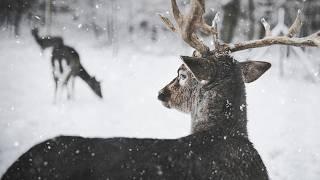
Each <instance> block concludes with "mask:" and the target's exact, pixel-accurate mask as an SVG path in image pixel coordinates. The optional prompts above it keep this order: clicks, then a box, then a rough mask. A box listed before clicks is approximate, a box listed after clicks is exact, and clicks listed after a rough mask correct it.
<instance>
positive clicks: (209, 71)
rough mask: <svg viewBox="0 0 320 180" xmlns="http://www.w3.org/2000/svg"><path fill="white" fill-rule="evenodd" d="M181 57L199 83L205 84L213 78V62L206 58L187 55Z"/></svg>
mask: <svg viewBox="0 0 320 180" xmlns="http://www.w3.org/2000/svg"><path fill="white" fill-rule="evenodd" d="M181 59H182V61H183V63H184V64H185V65H186V67H187V68H188V69H189V70H190V71H191V73H192V74H193V75H194V76H195V78H196V79H197V81H199V82H200V83H202V84H207V83H208V82H210V80H211V79H213V76H214V64H213V63H212V62H210V61H209V60H208V59H205V58H199V57H188V56H181Z"/></svg>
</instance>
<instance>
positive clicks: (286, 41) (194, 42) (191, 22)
mask: <svg viewBox="0 0 320 180" xmlns="http://www.w3.org/2000/svg"><path fill="white" fill-rule="evenodd" d="M171 4H172V13H173V16H174V19H175V21H176V22H177V26H178V27H177V28H176V27H175V26H174V25H173V23H172V22H170V20H169V19H168V18H166V17H164V16H162V15H160V17H161V19H162V21H163V22H164V24H165V25H166V26H167V27H168V28H169V29H170V30H172V31H173V32H177V33H179V34H180V35H181V37H182V39H183V40H184V41H185V42H186V43H188V44H189V45H190V46H191V47H193V48H194V49H196V50H197V51H198V53H200V55H201V56H202V57H206V56H208V55H211V54H225V53H229V52H236V51H241V50H245V49H252V48H258V47H265V46H271V45H275V44H280V45H289V46H299V47H302V46H310V47H320V31H318V32H317V33H314V34H312V35H310V36H306V37H302V38H297V37H294V36H295V35H296V34H297V33H298V32H299V31H300V29H301V26H302V13H301V11H300V10H299V11H298V15H297V18H296V19H295V21H294V23H293V24H292V26H291V27H290V28H289V32H288V34H287V35H285V36H271V31H270V25H269V24H268V23H267V22H266V21H265V20H264V19H262V20H261V22H262V23H263V25H264V27H265V30H266V37H265V38H264V39H258V40H252V41H245V42H239V43H235V44H225V43H223V44H221V43H219V39H218V35H217V34H218V33H217V32H218V30H217V26H216V22H213V24H212V25H213V26H212V27H211V26H209V25H208V24H206V23H205V21H204V20H203V14H204V13H205V0H191V11H190V12H189V14H188V15H182V14H181V12H180V10H179V8H178V5H177V2H176V0H171ZM215 19H218V18H215ZM214 21H215V20H214ZM197 30H201V31H203V32H205V33H207V34H211V35H213V38H214V45H215V48H214V50H212V51H211V50H210V48H209V47H208V46H206V45H205V44H204V42H202V41H201V40H200V39H199V37H198V36H197V34H196V31H197Z"/></svg>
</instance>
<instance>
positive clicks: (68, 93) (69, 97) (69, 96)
mask: <svg viewBox="0 0 320 180" xmlns="http://www.w3.org/2000/svg"><path fill="white" fill-rule="evenodd" d="M70 80H71V82H70ZM63 84H64V85H65V86H66V87H67V99H68V100H70V99H72V87H71V86H72V75H71V72H70V73H69V74H68V75H67V77H66V79H65V81H64V83H63Z"/></svg>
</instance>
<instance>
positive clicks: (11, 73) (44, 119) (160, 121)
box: [0, 33, 320, 180]
mask: <svg viewBox="0 0 320 180" xmlns="http://www.w3.org/2000/svg"><path fill="white" fill-rule="evenodd" d="M0 36H1V37H0V38H1V42H0V77H1V83H0V84H1V85H0V128H1V131H0V137H1V138H0V174H2V173H3V172H4V171H5V170H6V168H7V167H8V166H9V165H10V164H11V163H12V162H13V161H14V160H15V159H16V158H17V157H18V156H20V155H21V154H22V153H23V152H24V151H26V150H27V149H28V148H30V147H31V146H32V145H34V144H35V143H38V142H40V141H42V140H44V139H46V138H49V137H53V136H56V135H60V134H64V135H81V136H89V137H113V136H128V137H153V138H177V137H181V136H184V135H187V134H188V133H189V131H190V117H189V116H188V115H185V114H182V113H179V112H176V111H174V110H168V109H166V108H164V107H162V105H161V104H160V103H159V102H158V100H157V99H156V97H157V92H158V90H160V89H161V88H162V87H163V86H164V85H166V83H168V82H169V81H170V80H171V79H172V78H174V76H175V75H176V69H177V68H178V66H179V64H180V62H179V58H178V54H181V51H177V52H176V55H165V54H161V53H146V52H145V51H144V53H141V52H140V51H137V50H136V49H133V48H130V47H128V48H124V49H120V51H119V56H118V58H116V59H112V58H111V57H112V56H111V51H110V50H108V49H107V48H99V47H97V45H93V44H90V43H89V44H88V43H81V41H77V40H74V41H72V40H70V42H68V43H69V44H70V45H72V46H74V47H75V48H76V49H77V50H78V51H79V53H80V56H81V61H82V64H83V65H84V66H85V67H86V68H87V70H88V72H89V73H90V74H94V75H96V77H97V79H100V80H102V81H103V94H104V97H105V98H104V99H103V100H99V99H98V98H96V97H95V96H94V94H93V93H92V92H91V91H90V90H89V88H88V87H87V86H86V85H85V84H84V83H83V82H82V81H81V80H80V79H78V80H77V82H76V99H75V101H73V102H67V101H64V102H63V103H60V104H58V105H54V104H53V103H52V102H53V101H52V100H53V81H52V77H51V70H50V65H49V54H50V52H49V51H45V52H44V53H43V55H42V56H40V49H39V47H38V46H37V45H36V44H35V43H34V41H33V40H32V39H31V38H30V37H25V38H23V39H20V40H14V39H12V38H8V37H7V35H6V34H5V33H3V34H0ZM84 39H85V38H84ZM315 57H317V58H318V60H320V58H319V56H315ZM276 67H277V66H276V65H275V66H274V67H273V69H272V70H271V71H270V72H268V73H266V74H265V75H264V76H263V77H262V78H261V79H259V81H257V82H255V83H253V84H250V85H248V86H247V94H248V104H249V108H248V113H249V115H248V118H249V133H250V138H251V140H252V141H253V142H254V144H255V146H256V147H257V149H258V151H259V152H260V154H261V156H262V158H263V160H264V161H265V163H266V166H267V168H268V170H269V174H270V176H271V178H272V179H275V180H286V179H290V180H300V179H308V180H309V179H310V180H317V179H320V141H319V137H320V132H319V131H318V129H320V120H319V117H320V111H319V107H320V95H319V92H320V84H313V83H310V82H304V81H302V80H294V79H289V80H288V79H280V78H279V77H278V72H277V68H276Z"/></svg>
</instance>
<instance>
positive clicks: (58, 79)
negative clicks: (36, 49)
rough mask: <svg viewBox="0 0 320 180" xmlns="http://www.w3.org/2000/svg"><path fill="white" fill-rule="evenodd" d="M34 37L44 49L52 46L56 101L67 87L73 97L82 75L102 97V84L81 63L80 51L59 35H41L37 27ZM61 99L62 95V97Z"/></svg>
mask: <svg viewBox="0 0 320 180" xmlns="http://www.w3.org/2000/svg"><path fill="white" fill-rule="evenodd" d="M31 33H32V35H33V37H34V39H35V40H36V42H37V43H38V44H39V46H40V47H41V49H42V50H44V49H46V48H50V47H52V48H53V50H52V55H51V66H52V74H53V79H54V84H55V91H54V102H56V101H57V98H59V97H58V96H61V94H62V90H63V89H64V88H65V87H66V88H67V98H68V99H73V98H74V97H73V95H74V84H75V77H80V78H81V79H82V80H83V81H84V82H85V83H86V84H88V85H89V87H90V88H91V89H92V90H93V92H94V93H95V94H96V95H97V96H98V97H100V98H102V97H103V96H102V92H101V84H100V82H99V81H97V80H96V78H95V77H94V76H91V75H89V73H88V72H87V71H86V69H85V68H84V67H83V66H82V64H81V63H80V56H79V54H78V52H77V51H76V50H75V49H74V48H73V47H70V46H67V45H65V44H64V41H63V39H62V37H59V36H44V37H40V36H39V30H38V29H37V28H35V29H32V31H31ZM60 99H61V97H60Z"/></svg>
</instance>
